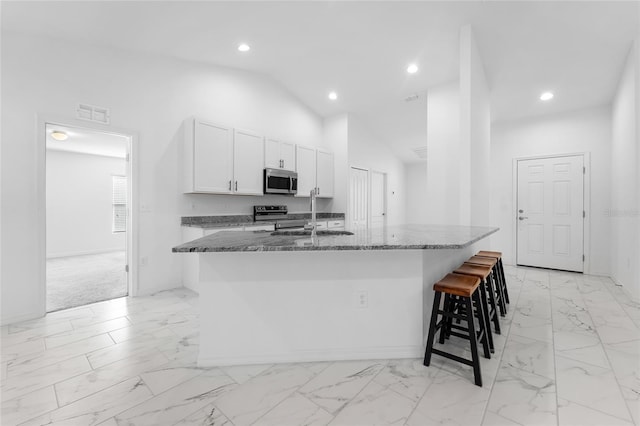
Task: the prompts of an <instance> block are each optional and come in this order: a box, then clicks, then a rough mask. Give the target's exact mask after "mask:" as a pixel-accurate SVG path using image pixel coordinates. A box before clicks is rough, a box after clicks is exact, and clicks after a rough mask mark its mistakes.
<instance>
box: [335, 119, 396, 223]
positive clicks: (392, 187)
mask: <svg viewBox="0 0 640 426" xmlns="http://www.w3.org/2000/svg"><path fill="white" fill-rule="evenodd" d="M348 120H349V121H348V132H349V165H350V166H355V167H363V168H367V169H370V170H374V171H378V172H383V173H386V174H387V215H386V216H387V225H396V224H401V223H405V197H406V196H407V195H406V191H405V184H404V177H405V171H404V163H402V161H400V159H398V158H397V157H396V156H395V155H394V153H393V151H391V149H390V148H389V147H388V146H387V145H386V144H384V143H382V141H380V140H378V138H377V137H376V136H375V135H373V134H372V133H371V132H370V131H369V129H367V128H366V126H365V125H364V124H363V123H362V120H360V119H358V117H356V116H354V115H353V114H349V116H348ZM346 182H348V181H346ZM346 182H345V184H346Z"/></svg>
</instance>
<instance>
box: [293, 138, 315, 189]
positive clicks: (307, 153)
mask: <svg viewBox="0 0 640 426" xmlns="http://www.w3.org/2000/svg"><path fill="white" fill-rule="evenodd" d="M296 169H297V170H296V171H297V172H298V193H297V194H296V196H297V197H308V196H309V195H310V194H311V190H312V189H313V188H315V187H316V150H315V149H314V148H308V147H306V146H302V145H296Z"/></svg>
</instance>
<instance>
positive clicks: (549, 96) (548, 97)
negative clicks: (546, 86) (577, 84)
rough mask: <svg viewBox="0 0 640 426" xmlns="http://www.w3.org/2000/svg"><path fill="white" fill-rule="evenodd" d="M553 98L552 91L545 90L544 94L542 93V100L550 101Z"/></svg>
mask: <svg viewBox="0 0 640 426" xmlns="http://www.w3.org/2000/svg"><path fill="white" fill-rule="evenodd" d="M551 99H553V93H551V92H544V93H543V94H542V95H540V100H541V101H550V100H551Z"/></svg>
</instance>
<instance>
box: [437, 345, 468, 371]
mask: <svg viewBox="0 0 640 426" xmlns="http://www.w3.org/2000/svg"><path fill="white" fill-rule="evenodd" d="M431 352H432V353H434V354H437V355H440V356H443V357H445V358H449V359H451V360H453V361H458V362H461V363H463V364H466V365H470V366H472V367H473V361H471V360H469V359H466V358H462V357H459V356H457V355H453V354H450V353H449V352H444V351H441V350H438V349H436V348H433V349H431Z"/></svg>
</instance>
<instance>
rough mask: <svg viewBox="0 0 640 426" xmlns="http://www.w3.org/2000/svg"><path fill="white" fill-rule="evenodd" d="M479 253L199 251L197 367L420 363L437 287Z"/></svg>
mask: <svg viewBox="0 0 640 426" xmlns="http://www.w3.org/2000/svg"><path fill="white" fill-rule="evenodd" d="M472 253H473V247H467V248H464V249H448V250H386V251H369V250H362V251H320V252H318V251H315V252H305V251H301V252H259V253H247V252H227V253H225V252H221V253H201V254H199V255H198V256H200V304H201V305H200V306H201V309H200V312H201V319H200V321H201V330H200V340H201V343H200V353H199V357H198V364H199V365H201V366H216V365H242V364H260V363H273V362H303V361H328V360H347V359H381V358H420V357H422V355H423V353H424V341H425V332H426V330H427V328H426V327H425V325H424V324H425V320H426V321H428V319H427V318H428V316H429V315H430V312H431V303H432V300H433V295H432V286H433V283H434V282H435V281H437V280H438V279H439V278H441V277H442V276H444V275H445V274H446V273H447V272H449V271H450V269H451V268H452V267H455V266H457V265H459V264H460V263H462V262H463V261H464V260H466V258H468V257H469V256H470V255H471V254H472ZM363 295H364V299H365V301H364V306H362V305H363V303H361V300H362V297H363Z"/></svg>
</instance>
